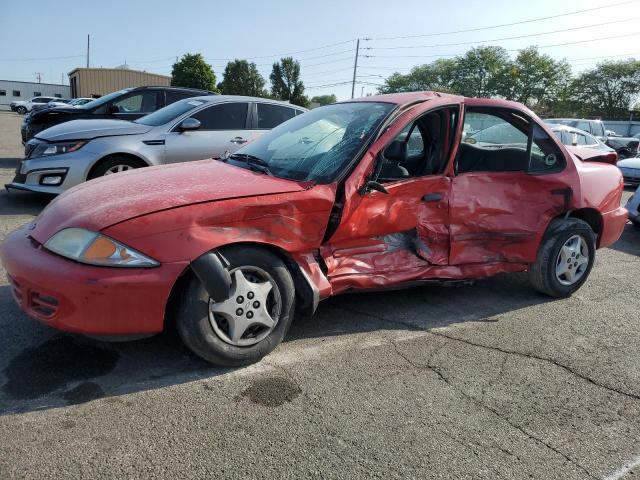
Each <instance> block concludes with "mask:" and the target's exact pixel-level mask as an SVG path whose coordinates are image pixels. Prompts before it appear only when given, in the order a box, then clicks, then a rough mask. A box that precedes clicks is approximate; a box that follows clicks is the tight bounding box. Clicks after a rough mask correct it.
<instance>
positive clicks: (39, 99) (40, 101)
mask: <svg viewBox="0 0 640 480" xmlns="http://www.w3.org/2000/svg"><path fill="white" fill-rule="evenodd" d="M31 101H32V102H33V103H42V101H43V100H42V99H41V98H40V97H35V98H32V99H31Z"/></svg>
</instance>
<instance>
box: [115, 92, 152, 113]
mask: <svg viewBox="0 0 640 480" xmlns="http://www.w3.org/2000/svg"><path fill="white" fill-rule="evenodd" d="M112 105H113V106H115V107H117V109H118V112H119V113H151V112H154V111H156V109H157V108H158V107H157V96H156V92H154V91H149V92H140V93H134V94H133V95H129V96H127V97H124V98H120V99H118V100H116V101H114V102H113V103H112Z"/></svg>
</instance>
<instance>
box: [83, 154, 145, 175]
mask: <svg viewBox="0 0 640 480" xmlns="http://www.w3.org/2000/svg"><path fill="white" fill-rule="evenodd" d="M118 165H125V166H127V167H128V168H141V167H144V166H145V164H144V163H143V162H142V160H136V159H135V158H131V157H124V156H122V157H121V156H115V157H109V158H107V159H105V160H102V161H100V162H99V163H98V164H97V165H96V166H95V167H94V168H93V169H92V170H91V172H90V173H89V176H88V177H87V180H91V179H93V178H98V177H103V176H104V175H106V174H107V172H108V171H109V169H111V168H114V167H117V166H118Z"/></svg>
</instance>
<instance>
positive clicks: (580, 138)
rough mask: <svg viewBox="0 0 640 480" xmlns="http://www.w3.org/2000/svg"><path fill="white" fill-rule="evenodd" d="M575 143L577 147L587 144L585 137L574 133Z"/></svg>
mask: <svg viewBox="0 0 640 480" xmlns="http://www.w3.org/2000/svg"><path fill="white" fill-rule="evenodd" d="M576 141H577V144H578V145H586V144H587V137H586V135H583V134H581V133H576Z"/></svg>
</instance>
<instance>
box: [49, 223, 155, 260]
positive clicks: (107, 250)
mask: <svg viewBox="0 0 640 480" xmlns="http://www.w3.org/2000/svg"><path fill="white" fill-rule="evenodd" d="M44 246H45V248H46V249H47V250H50V251H52V252H54V253H57V254H58V255H61V256H63V257H67V258H70V259H71V260H75V261H77V262H81V263H88V264H90V265H100V266H105V267H157V266H158V265H160V263H158V262H157V261H156V260H154V259H153V258H149V257H147V256H146V255H143V254H142V253H140V252H137V251H136V250H134V249H133V248H130V247H127V246H126V245H123V244H122V243H120V242H117V241H115V240H113V239H112V238H109V237H107V236H105V235H102V234H100V233H98V232H92V231H91V230H85V229H84V228H65V229H64V230H60V231H59V232H58V233H56V234H55V235H53V236H52V237H51V238H50V239H49V240H47V242H46V243H45V244H44Z"/></svg>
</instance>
